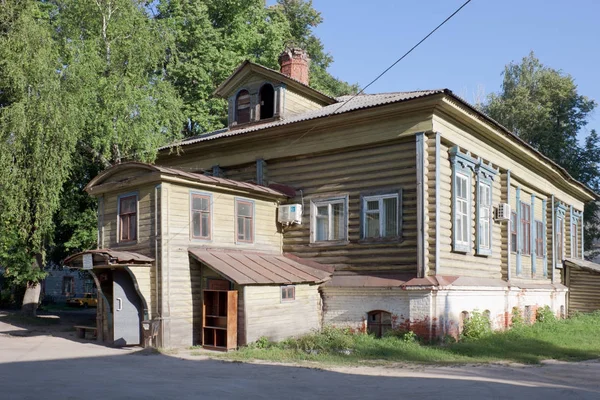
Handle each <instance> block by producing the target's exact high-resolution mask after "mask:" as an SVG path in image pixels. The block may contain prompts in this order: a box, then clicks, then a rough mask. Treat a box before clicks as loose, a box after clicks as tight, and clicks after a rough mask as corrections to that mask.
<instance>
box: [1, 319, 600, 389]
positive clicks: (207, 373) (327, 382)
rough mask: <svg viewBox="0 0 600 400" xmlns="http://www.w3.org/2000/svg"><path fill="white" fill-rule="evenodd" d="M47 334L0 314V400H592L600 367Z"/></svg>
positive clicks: (62, 324)
mask: <svg viewBox="0 0 600 400" xmlns="http://www.w3.org/2000/svg"><path fill="white" fill-rule="evenodd" d="M91 312H92V314H90V312H87V313H86V312H85V311H72V312H67V313H60V315H57V316H47V318H56V317H60V320H59V323H57V324H52V325H50V326H46V325H42V326H38V325H37V324H36V325H35V326H26V325H25V324H18V323H13V324H9V323H6V322H3V321H6V319H5V318H3V315H5V314H3V313H2V312H1V311H0V399H3V400H8V399H86V400H87V399H204V398H219V399H274V398H279V399H317V398H322V399H332V398H336V399H365V398H367V399H369V398H396V399H397V398H400V399H402V398H413V397H415V396H418V398H437V399H440V398H441V399H445V398H458V399H463V398H470V399H471V398H473V399H528V400H534V399H562V400H564V399H600V381H599V379H598V377H600V361H591V362H581V363H564V362H547V363H544V364H543V365H541V366H521V365H510V366H500V365H486V366H476V365H471V366H456V367H432V366H419V365H407V366H402V367H394V368H390V367H344V368H327V369H321V368H305V367H298V366H290V365H279V364H267V363H253V364H246V363H232V362H223V361H217V360H211V359H210V358H209V357H207V356H193V355H190V354H189V352H188V351H185V350H183V351H179V352H177V353H174V354H171V355H163V354H158V353H153V352H148V351H144V350H142V349H140V348H137V347H132V348H124V349H118V348H110V347H105V346H101V345H98V344H96V342H94V341H89V340H82V339H77V338H76V337H75V332H73V330H72V329H71V327H72V326H73V325H74V324H79V323H82V322H85V321H88V320H89V318H90V316H91V317H92V319H93V311H91Z"/></svg>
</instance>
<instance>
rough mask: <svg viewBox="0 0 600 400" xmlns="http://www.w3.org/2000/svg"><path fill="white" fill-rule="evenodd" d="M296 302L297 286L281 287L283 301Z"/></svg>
mask: <svg viewBox="0 0 600 400" xmlns="http://www.w3.org/2000/svg"><path fill="white" fill-rule="evenodd" d="M294 300H296V286H294V285H287V286H282V287H281V301H294Z"/></svg>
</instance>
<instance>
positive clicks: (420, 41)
mask: <svg viewBox="0 0 600 400" xmlns="http://www.w3.org/2000/svg"><path fill="white" fill-rule="evenodd" d="M470 2H471V0H467V1H465V2H464V3H463V5H462V6H460V7H458V8H457V9H456V11H454V12H453V13H452V14H450V16H448V18H446V19H445V20H444V21H442V22H441V23H440V24H439V25H438V26H436V27H435V28H434V29H433V30H432V31H431V32H429V33H428V34H427V36H425V37H424V38H423V39H421V40H419V42H418V43H417V44H415V45H414V46H413V47H411V48H410V50H408V51H407V52H406V53H404V54H403V55H402V57H400V58H399V59H397V60H396V61H394V63H393V64H392V65H390V66H389V67H387V68H386V69H385V70H384V71H383V72H382V73H380V74H379V75H377V77H376V78H375V79H373V80H372V81H371V82H369V84H367V85H366V86H365V87H363V88H362V89H361V90H360V91H359V92H358V93H356V94H355V95H353V96H352V97H351V98H350V99H349V100H347V101H345V102H344V104H342V105H341V106H340V107H339V108H337V109H336V110H335V111H334V112H333V113H332V114H335V113H336V112H338V111H339V110H340V109H341V108H342V107H344V106H345V105H346V104H348V103H350V102H351V101H352V100H353V99H354V98H355V97H356V96H358V95H360V94H361V93H363V92H364V91H365V90H366V89H367V88H368V87H369V86H371V85H372V84H374V83H375V82H377V81H378V80H379V78H381V77H382V76H383V75H385V74H386V73H387V72H388V71H389V70H391V69H392V68H394V67H395V66H396V64H398V63H399V62H400V61H402V60H404V59H405V58H406V56H408V55H409V54H410V53H412V52H413V50H415V49H416V48H417V47H419V46H420V45H421V43H423V42H424V41H426V40H427V39H428V38H429V37H430V36H431V35H433V34H434V33H435V32H436V31H437V30H438V29H440V28H441V27H442V26H443V25H444V24H445V23H446V22H448V21H450V20H451V19H452V17H454V16H455V15H456V14H458V13H459V12H460V10H462V9H463V8H465V6H466V5H467V4H469V3H470Z"/></svg>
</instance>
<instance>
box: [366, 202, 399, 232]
mask: <svg viewBox="0 0 600 400" xmlns="http://www.w3.org/2000/svg"><path fill="white" fill-rule="evenodd" d="M362 202H363V204H362V207H363V238H393V237H397V236H398V235H399V225H400V224H399V222H400V218H399V217H400V207H399V205H400V204H399V203H400V202H399V196H398V194H397V193H393V194H385V195H379V196H365V197H363V199H362Z"/></svg>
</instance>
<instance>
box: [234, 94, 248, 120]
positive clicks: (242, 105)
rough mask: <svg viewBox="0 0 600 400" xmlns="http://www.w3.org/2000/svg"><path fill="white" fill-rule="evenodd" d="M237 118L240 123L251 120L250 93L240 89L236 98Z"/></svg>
mask: <svg viewBox="0 0 600 400" xmlns="http://www.w3.org/2000/svg"><path fill="white" fill-rule="evenodd" d="M235 120H236V122H237V123H238V124H245V123H246V122H250V93H248V91H247V90H240V92H239V93H238V95H237V98H236V100H235Z"/></svg>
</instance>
